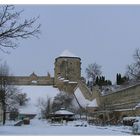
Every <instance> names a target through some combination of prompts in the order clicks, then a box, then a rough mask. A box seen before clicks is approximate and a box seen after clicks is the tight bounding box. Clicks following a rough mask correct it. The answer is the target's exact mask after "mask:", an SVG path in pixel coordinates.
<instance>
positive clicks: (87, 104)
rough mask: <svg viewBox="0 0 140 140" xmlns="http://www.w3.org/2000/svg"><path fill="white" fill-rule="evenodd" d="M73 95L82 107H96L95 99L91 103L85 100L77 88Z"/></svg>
mask: <svg viewBox="0 0 140 140" xmlns="http://www.w3.org/2000/svg"><path fill="white" fill-rule="evenodd" d="M74 94H75V96H76V98H77V100H78V102H79V104H80V105H81V106H82V107H98V104H97V101H96V99H93V100H92V101H90V100H87V99H85V97H84V95H83V93H82V92H81V90H80V88H79V87H78V88H77V89H76V90H75V92H74Z"/></svg>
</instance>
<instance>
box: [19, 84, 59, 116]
mask: <svg viewBox="0 0 140 140" xmlns="http://www.w3.org/2000/svg"><path fill="white" fill-rule="evenodd" d="M17 87H18V88H19V89H22V92H23V93H26V94H27V98H30V100H29V102H28V104H27V105H26V106H24V107H21V108H20V109H19V111H20V113H28V114H36V113H38V112H39V110H38V107H37V102H38V99H39V98H43V99H45V98H46V99H47V98H51V99H52V100H53V98H54V97H55V96H56V95H57V94H58V93H59V90H58V89H57V88H54V87H52V86H17Z"/></svg>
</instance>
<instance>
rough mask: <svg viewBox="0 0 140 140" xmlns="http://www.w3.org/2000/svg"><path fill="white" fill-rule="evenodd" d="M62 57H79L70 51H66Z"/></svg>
mask: <svg viewBox="0 0 140 140" xmlns="http://www.w3.org/2000/svg"><path fill="white" fill-rule="evenodd" d="M60 57H78V56H76V55H74V54H73V53H71V52H70V51H68V50H64V51H63V52H62V53H61V54H60Z"/></svg>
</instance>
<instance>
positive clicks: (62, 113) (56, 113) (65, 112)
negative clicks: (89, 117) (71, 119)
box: [54, 109, 74, 115]
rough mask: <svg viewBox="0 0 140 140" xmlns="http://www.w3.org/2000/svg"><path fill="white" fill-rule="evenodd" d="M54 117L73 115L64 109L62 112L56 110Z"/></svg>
mask: <svg viewBox="0 0 140 140" xmlns="http://www.w3.org/2000/svg"><path fill="white" fill-rule="evenodd" d="M54 114H55V115H74V113H72V112H70V111H67V110H65V109H63V110H58V111H56V112H55V113H54Z"/></svg>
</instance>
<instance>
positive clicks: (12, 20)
mask: <svg viewBox="0 0 140 140" xmlns="http://www.w3.org/2000/svg"><path fill="white" fill-rule="evenodd" d="M22 13H23V10H21V11H16V10H15V6H14V5H4V6H0V50H2V51H4V52H6V51H5V49H4V48H16V47H17V46H18V43H19V42H18V40H19V39H27V38H30V37H33V36H34V37H38V34H39V33H40V24H36V22H37V20H38V18H39V17H33V18H30V19H24V20H23V19H22V20H21V14H22Z"/></svg>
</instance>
